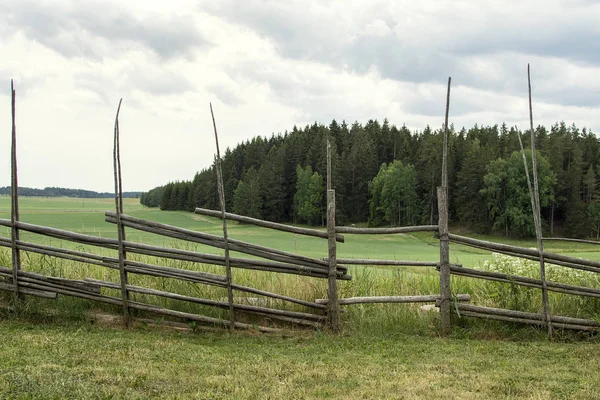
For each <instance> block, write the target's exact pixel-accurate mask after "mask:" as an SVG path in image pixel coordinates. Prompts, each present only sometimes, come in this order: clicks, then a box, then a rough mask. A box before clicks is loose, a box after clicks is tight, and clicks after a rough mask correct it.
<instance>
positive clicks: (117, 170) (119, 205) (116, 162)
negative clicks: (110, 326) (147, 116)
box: [113, 99, 130, 326]
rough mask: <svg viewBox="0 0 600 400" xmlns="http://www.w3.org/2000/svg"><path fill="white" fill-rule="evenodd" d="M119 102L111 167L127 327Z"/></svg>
mask: <svg viewBox="0 0 600 400" xmlns="http://www.w3.org/2000/svg"><path fill="white" fill-rule="evenodd" d="M122 101H123V99H121V100H119V107H118V108H117V115H116V117H115V135H114V143H113V145H114V147H113V167H114V179H115V211H116V216H117V234H118V252H119V278H120V279H119V280H120V284H121V285H120V286H121V300H122V304H123V321H124V322H125V325H126V326H128V325H129V322H130V318H129V317H130V315H129V292H128V290H127V285H128V283H129V282H128V278H127V270H126V269H125V259H126V257H127V256H126V254H125V246H124V245H123V242H124V241H125V227H124V226H123V222H122V221H121V215H122V214H123V191H122V184H121V155H120V144H119V133H120V132H119V112H120V111H121V102H122Z"/></svg>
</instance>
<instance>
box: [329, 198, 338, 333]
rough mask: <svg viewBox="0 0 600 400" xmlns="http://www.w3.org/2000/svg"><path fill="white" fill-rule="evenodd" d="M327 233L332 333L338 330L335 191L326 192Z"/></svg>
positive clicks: (330, 325)
mask: <svg viewBox="0 0 600 400" xmlns="http://www.w3.org/2000/svg"><path fill="white" fill-rule="evenodd" d="M327 233H328V234H329V237H328V239H327V243H328V250H329V251H328V258H329V275H328V285H327V298H328V299H329V301H328V303H327V321H328V323H329V327H330V329H331V330H332V331H334V332H338V331H339V330H340V304H339V300H338V292H337V248H336V241H335V190H333V189H330V190H328V191H327Z"/></svg>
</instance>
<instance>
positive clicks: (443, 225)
mask: <svg viewBox="0 0 600 400" xmlns="http://www.w3.org/2000/svg"><path fill="white" fill-rule="evenodd" d="M451 82H452V78H450V77H448V92H447V94H446V118H445V120H444V144H443V149H442V186H441V187H438V188H437V198H438V215H439V221H438V233H439V236H440V331H441V334H442V335H447V334H448V333H449V332H450V329H451V328H452V318H451V315H450V298H451V290H450V242H449V240H448V114H449V111H450V83H451Z"/></svg>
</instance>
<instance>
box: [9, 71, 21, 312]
mask: <svg viewBox="0 0 600 400" xmlns="http://www.w3.org/2000/svg"><path fill="white" fill-rule="evenodd" d="M10 92H11V111H12V142H11V158H10V164H11V168H10V170H11V183H10V184H11V213H10V220H11V221H10V222H11V245H12V246H11V247H12V272H13V285H14V287H15V310H18V303H19V298H20V295H19V271H20V270H21V252H20V250H19V249H18V248H17V241H18V240H19V239H20V233H19V228H18V227H17V222H19V179H18V174H17V125H16V114H15V103H16V92H15V89H14V82H13V81H12V80H11V81H10Z"/></svg>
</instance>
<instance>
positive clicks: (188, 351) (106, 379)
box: [0, 320, 600, 399]
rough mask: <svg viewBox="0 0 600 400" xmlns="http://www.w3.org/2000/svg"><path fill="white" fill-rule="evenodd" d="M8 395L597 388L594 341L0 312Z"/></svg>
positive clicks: (473, 393)
mask: <svg viewBox="0 0 600 400" xmlns="http://www.w3.org/2000/svg"><path fill="white" fill-rule="evenodd" d="M0 333H1V334H2V336H3V338H5V343H10V344H9V345H4V346H0V371H1V373H0V397H1V398H7V399H148V398H168V399H315V398H326V399H442V398H444V399H497V398H501V399H517V398H524V399H575V398H576V399H596V398H597V395H598V392H597V389H598V387H600V375H599V374H598V373H597V371H598V368H600V347H599V345H598V343H581V342H580V343H550V342H545V341H543V340H538V341H498V340H489V339H487V340H475V339H465V338H460V339H457V338H447V339H442V338H436V337H427V336H417V335H403V334H396V335H388V336H384V335H379V336H366V335H358V336H357V335H354V336H347V335H342V336H331V335H324V334H315V333H311V334H308V333H307V334H297V335H293V336H290V337H283V336H278V335H261V336H252V335H248V334H242V333H237V334H227V333H206V332H203V333H192V332H172V331H167V330H161V329H156V328H151V329H150V328H148V329H144V328H136V329H129V330H122V329H121V328H118V327H112V328H110V329H106V328H103V327H98V326H90V325H89V324H84V323H69V324H66V323H57V322H50V323H49V322H46V323H45V324H43V325H36V324H34V322H31V321H27V320H18V321H14V320H0Z"/></svg>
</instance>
